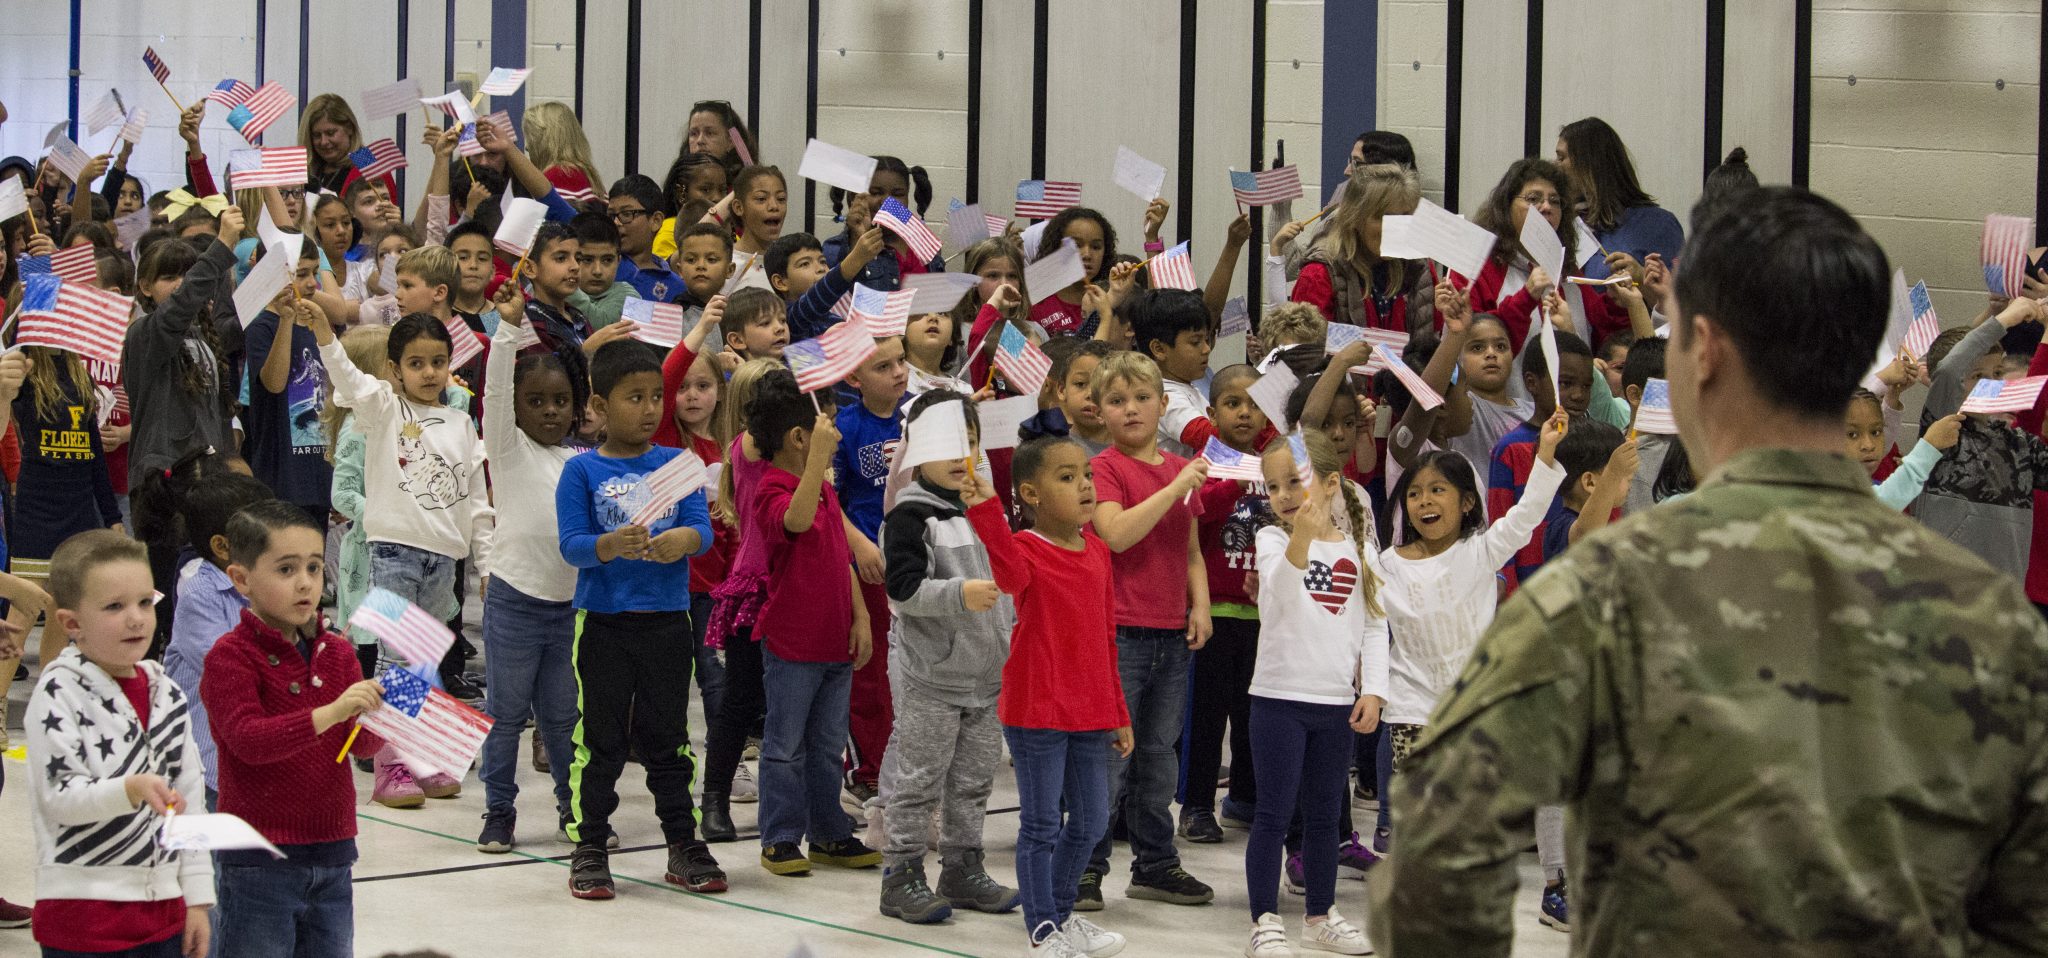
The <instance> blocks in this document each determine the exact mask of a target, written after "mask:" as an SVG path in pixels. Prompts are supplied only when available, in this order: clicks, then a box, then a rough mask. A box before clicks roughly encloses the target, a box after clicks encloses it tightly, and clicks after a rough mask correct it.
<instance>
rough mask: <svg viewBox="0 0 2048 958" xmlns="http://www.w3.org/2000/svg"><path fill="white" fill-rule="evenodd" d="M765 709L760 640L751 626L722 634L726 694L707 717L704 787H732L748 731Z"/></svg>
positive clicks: (715, 789) (718, 789)
mask: <svg viewBox="0 0 2048 958" xmlns="http://www.w3.org/2000/svg"><path fill="white" fill-rule="evenodd" d="M767 712H768V693H767V691H766V690H765V689H764V688H763V687H762V684H761V643H759V642H756V641H754V634H753V630H751V629H739V630H735V631H734V632H733V633H732V634H731V635H728V636H726V638H725V695H724V700H723V701H721V702H720V703H719V710H718V715H717V717H715V718H711V719H709V720H708V721H710V723H711V734H710V735H709V736H708V737H707V738H706V740H705V743H704V791H706V792H714V793H719V792H730V791H732V776H733V771H734V770H735V769H737V768H739V765H740V755H741V753H743V752H745V751H746V749H747V734H748V733H749V732H751V731H753V729H754V726H755V725H757V724H758V723H759V722H760V721H761V719H762V716H764V715H766V714H767Z"/></svg>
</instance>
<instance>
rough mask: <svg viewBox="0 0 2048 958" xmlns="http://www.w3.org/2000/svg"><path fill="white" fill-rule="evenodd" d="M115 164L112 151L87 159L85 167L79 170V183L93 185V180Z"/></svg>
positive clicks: (105, 173) (80, 184)
mask: <svg viewBox="0 0 2048 958" xmlns="http://www.w3.org/2000/svg"><path fill="white" fill-rule="evenodd" d="M123 142H126V141H123ZM113 164H114V154H112V153H101V154H100V155H98V156H95V157H93V158H92V159H91V160H89V161H87V163H86V164H85V169H82V170H79V171H78V185H79V186H89V185H91V183H92V181H94V180H97V179H99V178H100V177H102V176H105V175H107V167H109V166H112V165H113Z"/></svg>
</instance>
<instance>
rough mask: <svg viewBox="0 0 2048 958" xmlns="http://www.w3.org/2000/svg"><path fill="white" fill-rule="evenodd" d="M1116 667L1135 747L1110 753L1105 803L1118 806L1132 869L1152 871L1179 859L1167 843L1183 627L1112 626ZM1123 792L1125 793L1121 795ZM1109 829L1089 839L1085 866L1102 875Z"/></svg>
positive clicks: (1183, 681)
mask: <svg viewBox="0 0 2048 958" xmlns="http://www.w3.org/2000/svg"><path fill="white" fill-rule="evenodd" d="M1116 670H1117V673H1118V678H1120V679H1121V680H1122V682H1123V688H1124V706H1125V707H1126V708H1128V709H1129V710H1130V713H1131V735H1132V737H1133V738H1135V739H1136V740H1137V741H1136V747H1135V748H1134V749H1133V750H1132V752H1131V757H1130V758H1123V757H1121V756H1118V755H1116V754H1114V753H1111V754H1110V755H1109V807H1110V808H1118V807H1121V808H1122V809H1123V814H1124V825H1125V827H1126V828H1127V829H1128V830H1129V832H1130V835H1131V855H1132V858H1133V861H1132V863H1131V872H1132V873H1133V874H1136V875H1140V876H1152V875H1157V874H1159V873H1161V872H1164V871H1166V870H1167V869H1170V868H1175V867H1178V866H1179V865H1180V853H1179V852H1178V851H1176V850H1175V849H1174V847H1173V809H1172V805H1173V787H1174V784H1175V783H1176V782H1177V781H1178V780H1179V778H1180V761H1179V758H1178V757H1177V756H1176V755H1174V751H1173V747H1174V745H1175V744H1176V743H1178V742H1179V741H1180V728H1181V720H1182V718H1183V717H1184V716H1185V713H1186V706H1187V696H1188V643H1187V633H1185V632H1180V631H1176V630H1174V629H1147V628H1141V627H1138V626H1126V625H1120V626H1117V629H1116ZM1125 792H1129V793H1130V799H1129V800H1128V801H1126V800H1125V798H1124V794H1125ZM1109 847H1110V842H1109V835H1108V833H1107V832H1104V834H1103V836H1102V840H1101V842H1099V843H1098V844H1097V845H1096V846H1095V855H1094V858H1093V860H1091V861H1090V862H1089V863H1088V870H1089V871H1091V872H1094V873H1095V874H1097V875H1106V874H1109Z"/></svg>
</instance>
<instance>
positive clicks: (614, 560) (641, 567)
mask: <svg viewBox="0 0 2048 958" xmlns="http://www.w3.org/2000/svg"><path fill="white" fill-rule="evenodd" d="M590 365H591V380H590V405H591V408H592V409H593V410H594V411H595V412H596V413H598V414H599V415H602V416H603V417H604V419H605V422H606V424H607V427H608V432H607V434H606V436H605V441H604V444H603V445H602V446H600V447H598V449H597V451H596V454H594V455H584V456H577V457H575V458H573V459H570V460H569V461H568V463H567V464H566V465H564V466H563V467H562V477H561V482H560V484H559V485H557V486H556V487H555V517H556V523H557V525H558V535H559V548H560V550H561V556H562V558H564V559H567V560H568V561H569V564H570V565H573V566H575V567H576V568H577V573H576V610H577V611H576V644H575V653H574V655H575V668H576V683H577V688H578V689H579V690H580V693H581V696H580V702H579V703H578V704H580V706H581V708H582V717H581V719H580V721H579V723H578V725H577V727H576V743H577V748H576V761H575V768H574V769H573V770H572V771H571V772H570V779H571V780H572V781H574V782H575V783H576V787H575V789H574V792H573V794H572V795H571V797H570V810H571V817H570V820H569V822H568V825H567V828H566V831H567V832H568V834H569V837H570V838H572V839H574V840H575V842H576V853H575V857H574V858H573V860H572V863H571V865H570V870H569V894H571V895H573V896H575V897H577V898H584V899H608V898H611V897H612V895H613V887H612V873H611V866H610V861H609V855H608V854H607V852H606V849H605V842H606V839H607V838H608V837H609V836H610V835H611V833H612V827H611V815H612V812H613V811H614V810H615V809H616V808H617V807H618V802H619V799H618V793H617V791H616V790H615V787H614V786H615V784H616V783H617V781H618V778H619V774H620V772H621V771H623V770H624V768H625V764H626V752H627V742H628V740H629V739H632V740H635V741H637V742H638V744H639V746H640V756H641V761H642V763H643V764H645V765H646V766H647V788H648V791H650V792H652V793H653V795H654V808H655V814H656V815H657V816H658V817H659V818H660V819H661V832H662V837H663V839H664V840H665V841H666V842H667V844H668V870H667V873H666V878H667V880H668V881H670V882H672V883H674V884H677V885H681V886H683V887H684V888H687V889H689V890H691V891H695V892H722V891H724V890H725V889H726V878H725V872H724V871H722V870H720V869H719V867H718V861H717V859H714V858H713V857H711V850H710V848H709V847H708V846H706V845H705V844H704V842H703V841H701V840H699V839H698V838H697V832H696V828H697V821H696V810H695V809H694V807H693V806H692V804H691V801H690V779H691V777H692V776H693V775H694V774H695V772H696V762H695V760H694V758H693V757H692V756H691V754H690V724H689V709H690V662H691V658H692V657H691V654H690V647H689V643H688V636H689V632H688V628H689V626H688V623H687V622H686V621H685V616H686V614H687V612H688V610H689V608H690V565H689V562H688V560H689V558H690V557H691V556H694V555H698V554H700V553H702V552H703V551H704V550H705V549H707V548H709V547H710V545H711V521H710V516H709V513H708V512H707V510H706V506H705V496H704V493H703V491H702V490H696V491H693V492H691V493H690V494H689V495H688V496H685V497H683V499H682V501H680V502H678V503H676V504H675V505H674V506H673V507H671V508H670V509H669V510H668V511H665V512H663V513H662V514H661V516H660V517H659V518H658V519H656V520H655V521H654V522H653V523H651V524H649V525H645V526H643V525H636V524H634V523H632V522H631V521H629V520H630V519H632V518H633V517H634V515H635V514H636V513H637V512H639V511H640V509H641V508H642V507H643V506H645V504H646V503H647V500H648V497H649V496H650V495H651V492H650V491H649V490H648V489H647V487H646V484H645V480H646V478H647V477H648V476H650V475H652V474H653V473H654V472H655V471H656V470H658V469H660V468H661V467H662V466H665V465H667V464H668V463H669V461H670V460H673V459H675V458H676V457H677V456H680V455H686V454H685V453H683V452H682V451H680V450H677V449H672V448H669V447H666V446H656V445H654V444H653V443H652V442H651V441H650V440H651V439H652V437H653V436H654V430H655V427H656V426H657V425H658V424H659V423H660V419H661V411H662V404H663V397H662V393H663V388H662V379H661V363H660V362H659V361H658V360H657V359H656V358H655V356H654V352H653V350H652V349H651V348H649V347H648V346H647V345H646V344H645V343H640V342H635V341H620V342H611V343H606V344H605V345H604V346H602V347H600V348H599V349H598V351H597V354H596V355H595V356H593V357H591V364H590Z"/></svg>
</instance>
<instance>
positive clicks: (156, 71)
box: [142, 47, 171, 83]
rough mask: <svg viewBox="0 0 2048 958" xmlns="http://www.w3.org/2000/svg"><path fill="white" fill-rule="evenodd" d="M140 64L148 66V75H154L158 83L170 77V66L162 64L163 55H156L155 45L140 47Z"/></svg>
mask: <svg viewBox="0 0 2048 958" xmlns="http://www.w3.org/2000/svg"><path fill="white" fill-rule="evenodd" d="M142 65H143V66H146V67H148V68H149V75H150V76H153V77H156V82H158V83H164V82H167V81H169V80H170V78H171V68H170V67H167V66H165V65H164V58H163V57H160V56H157V55H156V48H155V47H143V48H142Z"/></svg>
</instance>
